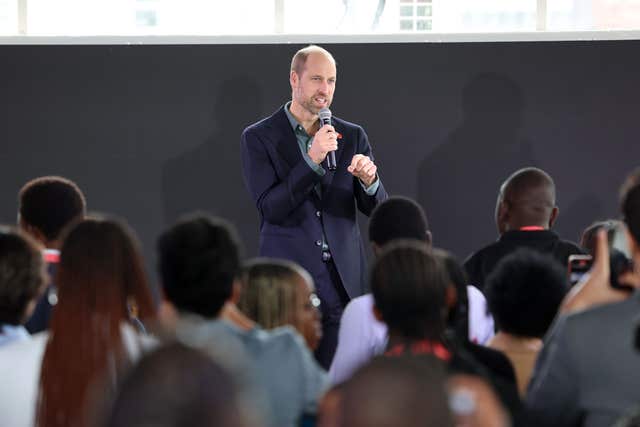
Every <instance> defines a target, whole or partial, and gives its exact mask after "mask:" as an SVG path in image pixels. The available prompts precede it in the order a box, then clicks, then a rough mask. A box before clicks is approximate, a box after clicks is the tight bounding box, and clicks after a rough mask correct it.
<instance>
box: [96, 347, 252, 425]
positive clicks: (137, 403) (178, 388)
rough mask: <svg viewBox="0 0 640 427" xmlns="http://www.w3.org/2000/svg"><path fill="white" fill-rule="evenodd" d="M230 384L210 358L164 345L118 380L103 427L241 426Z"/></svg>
mask: <svg viewBox="0 0 640 427" xmlns="http://www.w3.org/2000/svg"><path fill="white" fill-rule="evenodd" d="M240 406H241V403H240V398H239V395H238V392H237V391H236V387H235V384H234V383H233V381H232V378H231V377H230V376H229V374H227V372H225V371H224V370H223V369H222V368H221V367H220V366H219V365H217V364H216V363H215V362H214V361H213V360H212V359H211V357H208V356H207V355H204V354H202V353H200V352H199V351H197V350H195V349H193V348H189V347H186V346H184V345H182V344H177V343H174V344H169V345H168V346H166V347H162V348H160V349H158V350H156V351H154V352H153V353H150V354H148V355H146V356H145V357H143V358H142V359H141V360H140V362H139V363H138V364H137V365H136V366H135V367H134V368H133V370H132V371H131V372H129V374H128V375H127V376H126V377H125V378H124V381H123V382H122V384H121V386H120V387H119V390H118V391H117V393H116V397H115V399H114V402H113V406H112V409H111V413H110V415H109V416H108V417H107V422H106V423H105V427H124V426H127V427H144V426H156V427H180V426H194V427H214V426H221V427H237V426H243V425H246V424H245V423H244V420H243V416H242V408H241V407H240Z"/></svg>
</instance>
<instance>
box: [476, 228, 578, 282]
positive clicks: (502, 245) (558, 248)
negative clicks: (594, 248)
mask: <svg viewBox="0 0 640 427" xmlns="http://www.w3.org/2000/svg"><path fill="white" fill-rule="evenodd" d="M522 247H524V248H529V249H534V250H537V251H539V252H542V253H544V254H549V255H551V256H552V257H553V258H554V259H556V260H557V261H558V262H559V263H561V264H562V266H563V267H564V266H566V265H567V260H568V258H569V255H573V254H584V253H585V252H584V251H583V250H582V249H581V248H580V247H579V246H578V245H576V244H575V243H572V242H569V241H566V240H562V239H560V237H558V235H557V234H556V233H554V232H553V231H551V230H536V231H521V230H515V231H507V232H505V233H503V234H502V236H500V238H499V239H498V241H497V242H495V243H492V244H490V245H489V246H485V247H484V248H482V249H480V250H479V251H477V252H475V253H474V254H472V255H471V256H470V257H469V258H467V260H466V261H465V262H464V268H465V270H466V271H467V275H468V276H469V283H470V284H471V285H473V286H475V287H477V288H478V289H480V290H481V291H484V283H485V280H486V278H487V276H488V275H489V274H490V273H491V272H492V271H493V269H494V267H495V266H496V264H497V263H498V261H500V260H501V259H502V258H503V257H504V256H506V255H509V254H510V253H512V252H513V251H515V250H516V249H518V248H522Z"/></svg>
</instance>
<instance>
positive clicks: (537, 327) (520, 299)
mask: <svg viewBox="0 0 640 427" xmlns="http://www.w3.org/2000/svg"><path fill="white" fill-rule="evenodd" d="M567 289H568V283H567V274H566V270H565V269H564V268H562V267H561V266H560V265H559V264H558V263H557V262H556V261H555V260H554V259H552V258H551V257H549V256H545V255H542V254H540V253H538V252H535V251H533V250H531V249H526V248H521V249H518V250H517V251H515V252H514V253H512V254H510V255H507V256H506V257H504V258H503V259H501V260H500V262H499V263H498V264H497V265H496V267H495V269H494V270H493V272H492V273H491V274H490V275H489V277H488V278H487V285H486V289H485V293H486V295H487V302H488V304H489V309H490V311H491V313H493V317H494V319H495V321H496V325H497V326H498V329H499V330H500V331H503V332H506V333H509V334H512V335H517V336H521V337H536V338H542V337H543V336H544V334H545V333H546V332H547V329H548V328H549V326H550V325H551V322H552V321H553V319H554V318H555V316H556V313H557V312H558V309H559V307H560V304H561V303H562V300H563V298H564V296H565V294H566V293H567Z"/></svg>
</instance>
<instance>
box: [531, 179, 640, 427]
mask: <svg viewBox="0 0 640 427" xmlns="http://www.w3.org/2000/svg"><path fill="white" fill-rule="evenodd" d="M621 210H622V214H623V218H624V223H625V225H626V230H628V231H625V233H627V238H628V242H629V245H628V249H629V252H630V254H631V259H632V260H633V261H634V265H636V266H637V265H640V169H639V170H638V171H636V172H634V173H633V174H632V175H631V176H630V177H629V178H628V179H627V182H626V183H625V184H624V185H623V187H622V191H621ZM595 248H596V250H595V259H594V264H593V267H592V269H591V270H590V273H589V277H588V278H587V279H585V280H584V281H583V282H581V283H579V284H578V285H577V286H575V287H574V288H573V289H572V290H571V292H570V293H569V294H568V295H567V297H566V298H565V301H564V302H563V305H562V307H561V309H560V316H559V317H558V318H557V319H556V322H555V325H554V327H553V329H552V330H551V332H550V333H549V334H548V335H547V337H546V339H545V344H544V347H543V349H542V352H541V353H540V356H539V358H538V360H537V363H536V367H535V369H534V374H533V377H532V380H531V383H530V385H529V389H528V392H527V398H526V404H527V408H528V410H529V412H530V414H529V418H531V419H535V420H536V421H537V422H538V423H539V424H540V425H545V426H569V425H577V424H578V423H581V425H583V426H603V425H612V424H613V423H614V422H615V421H616V419H618V418H619V417H620V416H622V415H623V414H624V413H625V412H626V411H628V410H629V409H631V408H632V407H633V406H635V405H636V404H637V402H638V401H640V369H638V367H639V366H640V352H638V351H637V349H636V348H634V345H633V339H634V337H635V334H636V327H637V319H638V313H640V276H639V275H638V268H637V267H634V268H633V270H631V271H628V272H626V273H625V274H624V277H622V276H620V277H618V280H619V281H620V282H621V283H624V284H625V285H627V286H629V287H630V288H631V289H632V290H631V291H630V290H621V289H617V288H614V287H612V286H611V265H610V260H609V239H608V235H607V232H606V231H605V230H600V231H598V232H597V237H596V246H595Z"/></svg>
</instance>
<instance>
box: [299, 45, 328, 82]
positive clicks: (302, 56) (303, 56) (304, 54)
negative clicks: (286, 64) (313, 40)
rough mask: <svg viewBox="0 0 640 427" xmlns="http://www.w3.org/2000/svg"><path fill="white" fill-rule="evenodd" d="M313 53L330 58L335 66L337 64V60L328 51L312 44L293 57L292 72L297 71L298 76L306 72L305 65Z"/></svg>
mask: <svg viewBox="0 0 640 427" xmlns="http://www.w3.org/2000/svg"><path fill="white" fill-rule="evenodd" d="M312 53H321V54H323V55H325V56H326V57H327V58H329V59H330V60H331V61H332V62H333V63H334V65H335V64H336V60H335V59H334V57H333V55H331V53H330V52H329V51H328V50H326V49H325V48H322V47H320V46H316V45H314V44H312V45H309V46H307V47H303V48H302V49H300V50H299V51H297V52H296V54H295V55H293V58H292V59H291V71H295V72H296V74H297V75H300V74H302V71H304V64H306V63H307V58H308V57H309V55H311V54H312Z"/></svg>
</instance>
